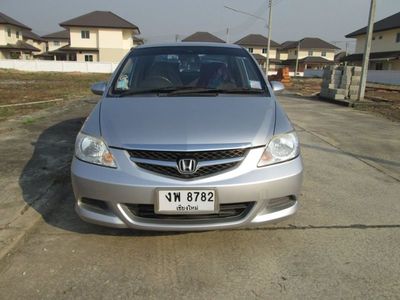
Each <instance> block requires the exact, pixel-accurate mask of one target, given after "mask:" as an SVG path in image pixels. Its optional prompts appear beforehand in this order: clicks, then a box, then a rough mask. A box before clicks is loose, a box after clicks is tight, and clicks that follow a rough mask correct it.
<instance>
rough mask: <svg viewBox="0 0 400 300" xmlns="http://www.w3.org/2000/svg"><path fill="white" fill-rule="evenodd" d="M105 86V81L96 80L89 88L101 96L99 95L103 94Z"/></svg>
mask: <svg viewBox="0 0 400 300" xmlns="http://www.w3.org/2000/svg"><path fill="white" fill-rule="evenodd" d="M106 87H107V83H106V82H104V81H102V82H96V83H95V84H93V85H92V86H91V88H90V89H91V91H92V93H93V94H95V95H100V96H101V95H103V94H104V91H105V90H106Z"/></svg>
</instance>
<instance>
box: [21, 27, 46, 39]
mask: <svg viewBox="0 0 400 300" xmlns="http://www.w3.org/2000/svg"><path fill="white" fill-rule="evenodd" d="M22 37H24V38H25V39H31V40H34V41H39V42H43V41H44V39H42V38H41V37H40V36H38V35H37V34H36V33H34V32H32V31H30V30H27V29H25V30H22Z"/></svg>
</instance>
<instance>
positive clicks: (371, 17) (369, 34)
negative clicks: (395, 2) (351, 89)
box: [358, 0, 376, 101]
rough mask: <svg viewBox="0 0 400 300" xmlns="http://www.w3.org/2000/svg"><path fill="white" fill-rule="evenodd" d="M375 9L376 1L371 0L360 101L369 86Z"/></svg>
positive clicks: (359, 93)
mask: <svg viewBox="0 0 400 300" xmlns="http://www.w3.org/2000/svg"><path fill="white" fill-rule="evenodd" d="M375 8H376V0H371V7H370V9H369V17H368V28H367V38H366V41H365V49H364V57H363V64H362V70H361V81H360V90H359V91H358V100H359V101H362V100H364V96H365V87H366V86H367V75H368V63H369V54H370V52H371V42H372V34H373V29H374V18H375Z"/></svg>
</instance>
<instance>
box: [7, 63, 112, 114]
mask: <svg viewBox="0 0 400 300" xmlns="http://www.w3.org/2000/svg"><path fill="white" fill-rule="evenodd" d="M109 76H110V75H109V74H83V73H55V72H34V73H33V72H31V73H30V72H19V71H14V70H0V120H2V119H6V118H8V117H10V116H14V115H24V114H27V113H30V112H33V111H35V110H39V109H43V108H47V107H49V106H53V105H57V104H56V103H44V104H35V105H27V106H20V107H19V106H17V107H1V105H6V104H15V103H27V102H36V101H45V100H54V99H64V100H70V99H74V100H76V99H79V98H84V97H88V96H90V97H92V94H91V92H90V85H91V84H92V83H94V82H97V81H104V80H107V79H108V77H109Z"/></svg>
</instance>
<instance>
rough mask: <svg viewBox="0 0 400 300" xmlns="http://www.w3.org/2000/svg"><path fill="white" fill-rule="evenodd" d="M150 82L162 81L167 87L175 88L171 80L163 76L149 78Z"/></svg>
mask: <svg viewBox="0 0 400 300" xmlns="http://www.w3.org/2000/svg"><path fill="white" fill-rule="evenodd" d="M147 80H148V81H156V82H157V81H160V82H163V83H165V84H167V86H173V85H174V84H173V83H172V81H171V80H169V79H168V78H167V77H164V76H161V75H153V76H150V77H148V78H147Z"/></svg>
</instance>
